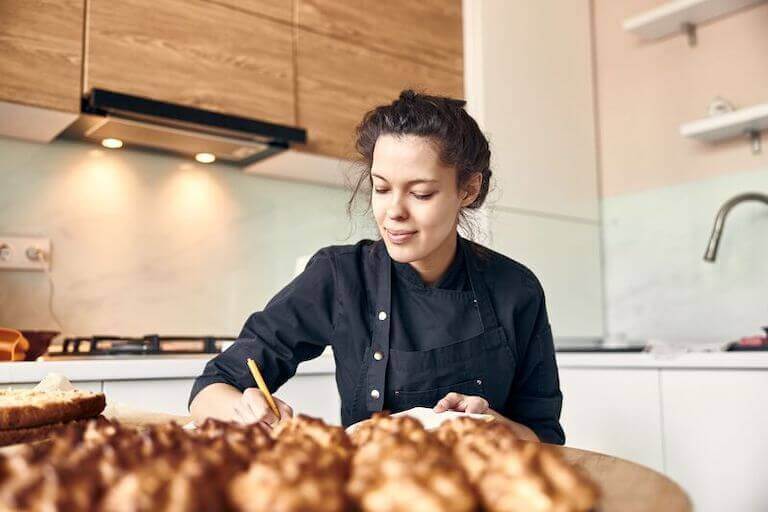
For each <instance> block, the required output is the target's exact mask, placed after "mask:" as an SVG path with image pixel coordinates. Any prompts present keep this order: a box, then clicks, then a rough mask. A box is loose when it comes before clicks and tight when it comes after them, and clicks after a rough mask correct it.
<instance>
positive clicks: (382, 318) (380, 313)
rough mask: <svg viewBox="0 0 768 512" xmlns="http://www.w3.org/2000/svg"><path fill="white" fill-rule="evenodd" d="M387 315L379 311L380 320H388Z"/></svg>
mask: <svg viewBox="0 0 768 512" xmlns="http://www.w3.org/2000/svg"><path fill="white" fill-rule="evenodd" d="M386 319H387V313H386V312H385V311H379V320H386Z"/></svg>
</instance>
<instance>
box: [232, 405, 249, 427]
mask: <svg viewBox="0 0 768 512" xmlns="http://www.w3.org/2000/svg"><path fill="white" fill-rule="evenodd" d="M233 409H234V413H235V414H234V416H235V417H234V421H236V422H238V423H240V424H242V425H248V424H249V423H253V419H252V418H251V412H250V411H248V412H247V413H246V412H245V410H244V409H243V406H242V404H240V403H238V404H235V406H234V407H233Z"/></svg>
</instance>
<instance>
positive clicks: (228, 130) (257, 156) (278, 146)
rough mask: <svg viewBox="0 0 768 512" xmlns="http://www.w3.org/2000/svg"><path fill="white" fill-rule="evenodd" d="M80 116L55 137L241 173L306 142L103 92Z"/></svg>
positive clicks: (285, 131) (265, 125) (262, 126)
mask: <svg viewBox="0 0 768 512" xmlns="http://www.w3.org/2000/svg"><path fill="white" fill-rule="evenodd" d="M81 112H82V113H81V115H80V116H79V117H78V118H77V120H75V121H74V122H73V123H72V124H71V125H70V126H69V127H68V128H67V129H65V130H64V131H63V132H62V134H61V137H62V138H67V139H77V140H88V141H92V142H96V143H99V144H101V143H102V141H105V140H108V139H117V140H118V141H121V142H122V144H124V145H125V147H135V148H140V149H145V150H151V151H159V152H164V153H174V154H178V155H183V156H188V157H190V158H195V156H196V155H199V154H212V155H215V159H216V160H217V161H223V162H226V163H230V164H234V165H237V166H240V167H245V166H247V165H250V164H252V163H254V162H257V161H259V160H263V159H265V158H268V157H270V156H272V155H274V154H277V153H280V152H282V151H285V150H286V149H288V148H289V147H290V145H291V144H294V143H300V144H303V143H305V142H306V141H307V132H306V130H304V129H302V128H296V127H292V126H285V125H280V124H275V123H269V122H265V121H258V120H255V119H248V118H245V117H239V116H233V115H228V114H221V113H218V112H213V111H210V110H204V109H199V108H194V107H187V106H184V105H178V104H174V103H166V102H162V101H156V100H151V99H148V98H142V97H139V96H131V95H128V94H122V93H117V92H112V91H106V90H103V89H93V90H92V91H91V92H90V93H89V94H88V95H87V96H85V97H84V98H83V101H82V107H81Z"/></svg>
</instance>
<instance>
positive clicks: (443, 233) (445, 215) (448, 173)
mask: <svg viewBox="0 0 768 512" xmlns="http://www.w3.org/2000/svg"><path fill="white" fill-rule="evenodd" d="M371 177H372V180H373V190H372V191H371V194H372V197H371V204H372V207H373V214H374V217H375V218H376V224H377V226H378V228H379V233H380V234H381V237H382V239H383V240H384V243H385V244H386V246H387V251H388V252H389V255H390V257H391V258H392V259H394V260H395V261H399V262H401V263H410V262H415V261H419V260H424V259H427V258H429V257H430V255H432V254H433V253H435V251H438V250H439V249H440V248H441V247H444V246H445V244H446V243H452V240H451V238H452V237H455V236H456V226H457V222H458V214H459V210H460V209H461V207H462V206H466V205H467V204H470V203H471V202H472V201H474V199H475V197H477V193H476V192H474V193H472V192H467V191H464V190H462V191H459V190H458V188H457V186H456V170H455V169H454V168H452V167H448V166H445V165H443V164H442V163H441V162H440V159H439V155H438V152H437V149H436V148H435V147H434V145H433V144H432V143H431V142H430V141H429V140H428V139H426V138H424V137H419V136H416V135H405V136H394V135H382V136H380V137H379V138H378V140H377V141H376V146H375V148H374V151H373V163H372V166H371ZM478 178H479V175H478Z"/></svg>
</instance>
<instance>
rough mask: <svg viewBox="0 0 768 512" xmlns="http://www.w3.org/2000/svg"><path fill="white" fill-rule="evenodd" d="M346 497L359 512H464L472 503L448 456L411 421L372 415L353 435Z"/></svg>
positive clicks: (474, 500) (474, 501)
mask: <svg viewBox="0 0 768 512" xmlns="http://www.w3.org/2000/svg"><path fill="white" fill-rule="evenodd" d="M353 441H354V442H355V444H356V445H357V446H358V448H357V451H356V453H355V455H354V457H353V459H352V468H351V471H352V474H351V477H350V481H349V485H348V487H347V489H348V492H349V494H350V496H351V497H352V499H353V500H354V501H355V502H356V503H357V505H358V507H359V508H360V509H361V510H363V511H364V512H406V511H412V510H419V511H424V512H432V511H434V512H454V511H455V512H469V511H473V510H475V509H476V508H477V498H476V496H475V493H474V492H473V490H472V488H471V487H470V484H469V481H468V480H467V478H466V475H465V474H464V472H463V471H462V469H461V467H460V466H459V465H458V464H457V463H456V462H455V461H454V460H453V459H452V458H451V456H450V452H449V450H447V449H445V447H444V446H443V445H442V444H441V443H440V442H439V441H438V440H437V438H436V437H434V436H433V435H432V434H430V433H429V432H427V431H426V430H425V429H424V427H422V426H421V423H419V422H418V421H416V420H413V419H412V418H407V417H398V418H393V417H390V416H385V415H376V416H375V417H374V418H373V419H372V420H371V421H370V422H368V423H367V424H365V425H363V426H361V428H359V429H358V430H357V431H355V432H354V434H353Z"/></svg>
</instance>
